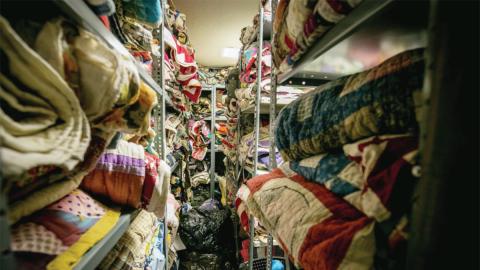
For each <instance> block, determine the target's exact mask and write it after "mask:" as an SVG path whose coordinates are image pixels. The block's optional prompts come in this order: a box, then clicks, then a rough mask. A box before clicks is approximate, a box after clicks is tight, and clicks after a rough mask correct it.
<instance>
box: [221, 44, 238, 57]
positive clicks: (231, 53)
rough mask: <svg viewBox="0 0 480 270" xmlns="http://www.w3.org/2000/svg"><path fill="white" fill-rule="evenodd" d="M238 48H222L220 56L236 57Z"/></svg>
mask: <svg viewBox="0 0 480 270" xmlns="http://www.w3.org/2000/svg"><path fill="white" fill-rule="evenodd" d="M239 51H240V48H233V47H227V48H223V50H222V57H225V58H238V52H239Z"/></svg>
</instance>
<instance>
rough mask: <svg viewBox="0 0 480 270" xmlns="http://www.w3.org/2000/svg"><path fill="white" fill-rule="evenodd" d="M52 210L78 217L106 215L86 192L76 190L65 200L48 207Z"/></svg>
mask: <svg viewBox="0 0 480 270" xmlns="http://www.w3.org/2000/svg"><path fill="white" fill-rule="evenodd" d="M47 209H50V210H58V211H63V212H68V213H71V214H74V215H77V216H84V217H89V218H99V217H102V216H103V215H104V214H105V210H104V208H103V207H102V206H101V205H100V204H99V203H97V202H96V201H95V200H93V199H92V198H91V197H90V196H89V195H88V194H86V193H85V192H83V191H81V190H79V189H76V190H74V191H73V192H71V193H70V194H68V195H67V196H65V197H63V199H61V200H59V201H57V202H56V203H54V204H51V205H50V206H48V207H47Z"/></svg>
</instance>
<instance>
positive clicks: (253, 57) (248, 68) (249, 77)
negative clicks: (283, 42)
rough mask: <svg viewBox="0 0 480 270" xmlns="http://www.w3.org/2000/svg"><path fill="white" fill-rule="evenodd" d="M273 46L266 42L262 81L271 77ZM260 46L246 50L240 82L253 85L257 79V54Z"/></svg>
mask: <svg viewBox="0 0 480 270" xmlns="http://www.w3.org/2000/svg"><path fill="white" fill-rule="evenodd" d="M270 50H271V45H270V43H269V42H264V44H263V49H262V80H263V79H266V78H267V77H268V76H269V75H270V71H271V67H272V55H271V52H270ZM257 51H258V46H257V45H256V44H252V45H251V46H250V47H249V48H247V49H245V50H244V52H243V55H242V70H241V73H240V81H241V82H243V83H253V82H255V80H256V78H257V54H258V52H257Z"/></svg>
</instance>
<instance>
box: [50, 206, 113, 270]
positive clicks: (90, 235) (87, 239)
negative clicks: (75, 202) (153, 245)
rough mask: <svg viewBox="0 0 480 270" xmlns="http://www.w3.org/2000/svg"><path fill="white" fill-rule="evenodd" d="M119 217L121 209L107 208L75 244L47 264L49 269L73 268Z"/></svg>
mask: <svg viewBox="0 0 480 270" xmlns="http://www.w3.org/2000/svg"><path fill="white" fill-rule="evenodd" d="M119 217H120V212H119V211H115V210H111V209H108V208H107V212H106V213H105V215H104V216H103V217H102V218H101V219H100V220H99V221H98V222H97V223H95V224H94V225H93V226H92V227H91V228H90V229H89V230H88V231H87V232H85V234H83V235H82V236H81V237H80V239H78V241H77V242H76V243H75V244H73V245H72V246H71V247H69V248H68V249H67V250H66V251H65V252H64V253H62V254H60V255H58V256H57V257H56V258H55V259H54V260H53V261H51V262H50V263H49V264H48V265H47V269H48V270H57V269H58V270H65V269H72V268H73V267H74V266H75V265H76V264H77V263H78V261H79V260H80V258H81V257H82V256H83V255H84V254H85V253H86V252H87V251H88V250H89V249H90V248H91V247H92V246H93V245H95V244H96V243H97V242H98V241H99V240H100V239H102V238H103V237H104V236H105V235H106V234H107V233H108V232H109V231H110V230H111V229H112V228H113V226H114V225H115V224H116V223H117V221H118V219H119Z"/></svg>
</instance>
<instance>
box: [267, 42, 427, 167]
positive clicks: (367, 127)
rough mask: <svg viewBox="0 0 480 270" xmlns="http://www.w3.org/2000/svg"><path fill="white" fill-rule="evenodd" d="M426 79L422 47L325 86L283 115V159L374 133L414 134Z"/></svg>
mask: <svg viewBox="0 0 480 270" xmlns="http://www.w3.org/2000/svg"><path fill="white" fill-rule="evenodd" d="M423 76H424V57H423V49H416V50H411V51H407V52H404V53H401V54H398V55H396V56H394V57H392V58H390V59H388V60H387V61H385V62H383V63H382V64H380V65H379V66H377V67H374V68H372V69H370V70H367V71H364V72H360V73H357V74H354V75H351V76H346V77H342V78H340V79H337V80H334V81H332V82H329V83H327V84H325V85H322V86H320V87H319V88H317V89H316V90H314V91H311V92H309V93H308V94H305V95H303V96H301V97H299V98H298V99H297V100H295V101H293V102H292V103H290V104H289V105H287V106H286V107H284V108H283V109H282V111H280V113H279V116H278V118H277V124H276V129H275V143H276V146H277V147H278V149H279V151H280V153H281V154H282V157H283V159H284V160H286V161H288V160H300V159H303V158H307V157H310V156H314V155H318V154H321V153H325V152H328V151H335V150H337V149H339V148H340V147H341V146H342V145H344V144H347V143H351V142H354V141H357V140H360V139H363V138H367V137H369V136H373V135H378V134H392V133H405V132H416V130H417V129H418V123H417V120H416V112H415V109H416V108H415V104H414V95H416V94H417V93H418V92H420V90H421V89H422V87H423Z"/></svg>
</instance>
